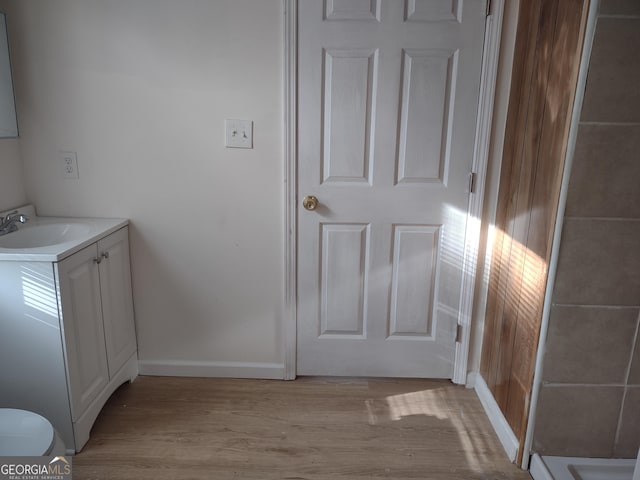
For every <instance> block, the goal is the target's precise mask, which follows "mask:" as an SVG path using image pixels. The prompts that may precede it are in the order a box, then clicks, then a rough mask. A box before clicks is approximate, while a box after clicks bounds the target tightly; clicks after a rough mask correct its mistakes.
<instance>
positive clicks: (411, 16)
mask: <svg viewBox="0 0 640 480" xmlns="http://www.w3.org/2000/svg"><path fill="white" fill-rule="evenodd" d="M473 1H478V0H473ZM405 20H407V21H410V22H460V21H462V0H405Z"/></svg>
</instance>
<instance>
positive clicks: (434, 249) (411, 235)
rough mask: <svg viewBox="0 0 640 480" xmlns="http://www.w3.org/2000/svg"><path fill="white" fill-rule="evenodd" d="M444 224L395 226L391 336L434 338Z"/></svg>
mask: <svg viewBox="0 0 640 480" xmlns="http://www.w3.org/2000/svg"><path fill="white" fill-rule="evenodd" d="M439 235H440V227H438V226H431V225H425V226H418V225H411V226H409V225H395V226H394V227H393V268H392V270H393V274H392V281H391V315H390V325H389V335H390V336H412V337H420V338H431V337H432V326H433V300H434V298H435V286H436V284H437V280H436V271H437V269H436V266H437V259H438V244H439V241H438V239H439Z"/></svg>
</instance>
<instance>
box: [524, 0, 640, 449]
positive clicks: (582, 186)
mask: <svg viewBox="0 0 640 480" xmlns="http://www.w3.org/2000/svg"><path fill="white" fill-rule="evenodd" d="M638 52H640V1H638V0H602V2H601V6H600V14H599V17H598V23H597V27H596V36H595V41H594V45H593V52H592V56H591V62H590V67H589V75H588V80H587V90H586V93H585V100H584V104H583V109H582V115H581V120H580V127H579V131H578V140H577V145H576V152H575V156H574V161H573V169H572V172H571V181H570V185H569V195H568V199H567V209H566V212H565V221H564V227H563V231H562V242H561V246H560V259H559V263H558V272H557V275H556V283H555V291H554V294H553V307H552V310H551V317H550V323H549V332H548V337H547V349H546V354H545V363H544V370H543V377H544V379H543V387H542V391H541V395H540V399H539V403H538V414H537V421H536V429H535V433H534V446H533V447H534V448H533V449H534V451H535V452H538V453H540V454H545V455H562V456H590V457H629V458H631V457H635V456H636V455H637V453H638V447H639V446H640V336H639V335H638V324H639V322H640V54H638Z"/></svg>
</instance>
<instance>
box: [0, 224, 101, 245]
mask: <svg viewBox="0 0 640 480" xmlns="http://www.w3.org/2000/svg"><path fill="white" fill-rule="evenodd" d="M90 232H91V227H90V226H89V225H85V224H82V223H71V222H63V223H45V224H36V225H29V224H28V223H27V224H26V225H19V226H18V230H17V231H15V232H12V233H7V234H6V235H2V236H0V248H20V249H23V248H38V247H46V246H49V245H59V244H61V243H67V242H71V241H74V240H77V239H80V238H82V237H84V236H86V235H88V234H89V233H90Z"/></svg>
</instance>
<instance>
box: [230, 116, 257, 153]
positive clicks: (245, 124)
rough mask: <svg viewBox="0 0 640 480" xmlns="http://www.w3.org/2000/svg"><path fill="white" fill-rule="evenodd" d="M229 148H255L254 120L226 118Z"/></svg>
mask: <svg viewBox="0 0 640 480" xmlns="http://www.w3.org/2000/svg"><path fill="white" fill-rule="evenodd" d="M224 127H225V128H224V130H225V142H224V146H225V147H227V148H253V121H251V120H235V119H229V118H228V119H226V120H225V121H224Z"/></svg>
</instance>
